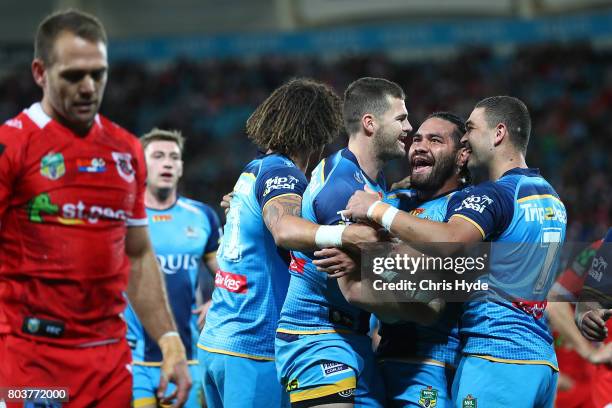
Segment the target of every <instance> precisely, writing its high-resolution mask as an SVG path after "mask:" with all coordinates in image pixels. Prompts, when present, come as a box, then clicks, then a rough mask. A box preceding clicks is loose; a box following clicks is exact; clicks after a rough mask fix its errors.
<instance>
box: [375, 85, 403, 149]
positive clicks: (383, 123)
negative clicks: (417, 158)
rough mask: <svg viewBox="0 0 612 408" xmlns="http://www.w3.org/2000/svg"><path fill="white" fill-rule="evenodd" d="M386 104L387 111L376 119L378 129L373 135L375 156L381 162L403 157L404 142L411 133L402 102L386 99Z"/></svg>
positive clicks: (390, 98) (396, 99)
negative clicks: (387, 106) (387, 105)
mask: <svg viewBox="0 0 612 408" xmlns="http://www.w3.org/2000/svg"><path fill="white" fill-rule="evenodd" d="M388 102H389V109H387V111H386V112H385V113H383V114H382V115H380V117H377V118H376V119H377V122H378V124H379V128H378V129H377V131H376V133H375V134H374V146H375V149H376V155H377V157H379V158H380V159H381V160H383V161H388V160H392V159H398V158H401V157H404V156H405V154H406V150H405V149H406V145H405V141H406V138H407V137H408V134H409V133H410V132H412V125H411V124H410V122H408V111H407V110H406V103H405V102H404V100H403V99H398V98H392V97H388Z"/></svg>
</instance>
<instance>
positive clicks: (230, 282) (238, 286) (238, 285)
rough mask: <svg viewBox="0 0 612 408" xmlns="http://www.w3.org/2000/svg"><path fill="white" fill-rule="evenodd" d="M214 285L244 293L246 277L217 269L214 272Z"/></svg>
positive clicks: (245, 290)
mask: <svg viewBox="0 0 612 408" xmlns="http://www.w3.org/2000/svg"><path fill="white" fill-rule="evenodd" d="M215 286H216V287H218V288H222V289H225V290H227V291H229V292H234V293H246V292H247V290H248V288H247V277H246V276H245V275H239V274H237V273H231V272H224V271H222V270H220V269H219V270H218V271H217V273H216V274H215Z"/></svg>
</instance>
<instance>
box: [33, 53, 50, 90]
mask: <svg viewBox="0 0 612 408" xmlns="http://www.w3.org/2000/svg"><path fill="white" fill-rule="evenodd" d="M32 76H33V77H34V82H36V84H37V85H38V86H40V87H41V88H44V87H45V84H46V82H47V70H46V67H45V63H44V62H43V61H42V60H41V59H40V58H34V61H32Z"/></svg>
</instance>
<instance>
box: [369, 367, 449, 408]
mask: <svg viewBox="0 0 612 408" xmlns="http://www.w3.org/2000/svg"><path fill="white" fill-rule="evenodd" d="M380 369H381V372H382V376H383V381H384V383H385V391H386V393H387V406H389V407H436V408H451V407H452V406H453V403H452V400H451V385H452V384H453V378H454V375H455V370H454V369H453V368H448V367H444V366H443V365H433V364H426V363H417V362H406V361H400V360H383V361H381V363H380Z"/></svg>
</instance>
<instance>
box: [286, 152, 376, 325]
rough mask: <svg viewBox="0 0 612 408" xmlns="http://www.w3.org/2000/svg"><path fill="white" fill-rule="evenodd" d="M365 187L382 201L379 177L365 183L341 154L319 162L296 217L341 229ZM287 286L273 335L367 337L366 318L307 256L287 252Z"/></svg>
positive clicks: (354, 162) (357, 169)
mask: <svg viewBox="0 0 612 408" xmlns="http://www.w3.org/2000/svg"><path fill="white" fill-rule="evenodd" d="M365 186H369V187H370V188H371V189H372V190H374V191H377V192H378V193H379V194H380V195H381V198H383V199H384V198H385V197H386V193H385V184H384V179H383V177H382V175H380V177H379V180H378V181H373V180H370V179H369V178H368V177H367V175H366V174H365V173H364V172H363V171H362V170H361V168H360V167H359V164H358V162H357V158H356V157H355V155H354V154H353V153H352V152H351V151H350V150H348V149H342V150H340V151H338V152H336V153H335V154H333V155H331V156H329V157H327V158H326V159H324V160H322V161H321V162H320V163H319V164H318V166H317V167H316V168H315V169H314V170H313V172H312V178H311V180H310V184H309V185H308V188H307V189H306V192H305V193H304V199H303V200H302V217H304V218H305V219H307V220H309V221H312V222H314V223H316V224H320V225H334V224H344V223H346V222H347V220H345V219H343V217H342V214H341V212H342V211H343V210H344V209H345V208H346V204H347V203H348V201H349V199H350V198H351V196H352V195H353V193H354V192H355V191H357V190H363V189H364V188H365ZM291 256H292V260H291V266H290V268H289V269H290V271H291V282H290V283H289V292H288V294H287V299H286V300H285V304H284V305H283V310H282V312H281V318H280V321H279V325H278V331H279V332H283V333H294V334H296V333H304V334H318V333H333V332H353V333H354V332H357V333H363V334H365V333H367V332H368V327H369V313H366V312H364V311H362V310H360V309H358V308H356V307H354V306H352V305H350V304H349V303H348V302H347V301H346V300H345V299H344V296H342V292H341V291H340V289H339V287H338V282H337V281H336V279H327V274H326V273H325V272H319V271H317V269H316V267H315V266H314V265H313V264H312V258H313V254H312V253H302V252H292V254H291Z"/></svg>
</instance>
